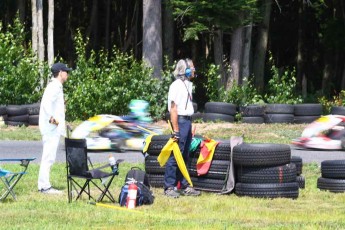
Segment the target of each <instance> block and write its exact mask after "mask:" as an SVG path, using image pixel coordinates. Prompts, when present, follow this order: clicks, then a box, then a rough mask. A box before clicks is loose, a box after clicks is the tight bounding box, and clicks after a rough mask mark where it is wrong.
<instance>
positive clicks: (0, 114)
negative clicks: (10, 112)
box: [0, 105, 7, 125]
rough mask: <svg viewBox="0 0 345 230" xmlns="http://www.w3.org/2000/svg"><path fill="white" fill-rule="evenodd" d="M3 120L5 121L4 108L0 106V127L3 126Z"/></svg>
mask: <svg viewBox="0 0 345 230" xmlns="http://www.w3.org/2000/svg"><path fill="white" fill-rule="evenodd" d="M5 120H7V114H6V106H4V105H0V125H4V124H5Z"/></svg>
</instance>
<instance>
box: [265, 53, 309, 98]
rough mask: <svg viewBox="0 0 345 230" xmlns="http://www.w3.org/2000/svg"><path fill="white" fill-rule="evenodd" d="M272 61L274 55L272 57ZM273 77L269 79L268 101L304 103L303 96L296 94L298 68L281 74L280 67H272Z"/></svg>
mask: <svg viewBox="0 0 345 230" xmlns="http://www.w3.org/2000/svg"><path fill="white" fill-rule="evenodd" d="M270 60H271V61H272V56H271V57H270ZM271 72H272V78H271V79H270V80H269V81H268V93H267V94H266V95H265V97H264V98H265V100H266V102H267V103H282V104H283V103H284V104H297V103H302V97H301V96H300V95H296V93H295V90H296V77H295V76H296V70H295V69H294V68H293V69H292V70H291V71H290V70H289V69H287V70H285V71H284V72H283V74H282V75H281V76H280V74H279V71H278V68H277V67H276V66H275V65H274V64H273V65H272V67H271Z"/></svg>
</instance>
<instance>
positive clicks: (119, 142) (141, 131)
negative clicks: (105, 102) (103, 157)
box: [71, 100, 163, 152]
mask: <svg viewBox="0 0 345 230" xmlns="http://www.w3.org/2000/svg"><path fill="white" fill-rule="evenodd" d="M129 108H130V110H131V113H130V114H129V115H127V116H115V115H109V114H101V115H96V116H94V117H91V118H89V119H88V120H86V121H84V122H82V123H81V124H80V125H79V126H77V127H76V128H75V129H74V130H73V132H72V134H71V137H72V138H85V139H86V142H87V149H88V150H114V151H118V152H123V151H126V150H142V148H143V147H144V140H145V138H146V137H147V135H149V134H150V133H152V132H153V133H156V134H162V132H163V131H162V129H161V128H160V127H157V126H154V125H152V120H151V118H150V117H149V116H148V112H147V110H148V103H147V102H146V101H143V100H132V101H131V103H130V105H129Z"/></svg>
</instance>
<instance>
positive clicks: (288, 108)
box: [265, 104, 294, 114]
mask: <svg viewBox="0 0 345 230" xmlns="http://www.w3.org/2000/svg"><path fill="white" fill-rule="evenodd" d="M265 112H266V114H267V113H269V114H293V113H294V106H293V105H290V104H267V105H266V109H265Z"/></svg>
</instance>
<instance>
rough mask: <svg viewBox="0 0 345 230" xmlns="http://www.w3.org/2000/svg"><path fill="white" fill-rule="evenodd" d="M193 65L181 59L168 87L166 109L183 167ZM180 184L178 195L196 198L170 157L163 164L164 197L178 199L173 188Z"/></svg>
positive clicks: (188, 136)
mask: <svg viewBox="0 0 345 230" xmlns="http://www.w3.org/2000/svg"><path fill="white" fill-rule="evenodd" d="M194 72H195V68H194V64H193V62H192V60H190V59H181V60H179V61H178V62H177V65H176V68H175V70H174V76H175V78H176V80H175V81H174V82H173V83H172V84H171V85H170V87H169V93H168V110H169V112H170V120H171V124H172V128H173V134H172V135H173V138H174V140H175V141H176V142H178V145H179V148H180V151H181V154H182V156H183V159H184V161H185V162H186V164H188V163H189V147H190V144H191V141H192V117H191V116H192V115H193V113H194V108H193V103H192V89H193V84H192V82H190V79H192V78H193V77H194ZM178 182H180V186H181V194H182V195H187V196H188V195H189V196H198V195H200V192H199V191H196V190H195V189H194V188H193V187H191V186H190V185H189V184H188V182H187V181H186V179H185V178H184V177H183V175H182V173H181V171H180V169H179V168H178V166H177V162H176V159H175V157H174V155H173V154H172V155H171V156H170V158H169V160H168V162H167V163H166V165H165V175H164V194H165V195H166V196H168V197H173V198H178V197H179V196H180V193H179V192H178V191H177V190H176V186H177V184H178Z"/></svg>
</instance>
